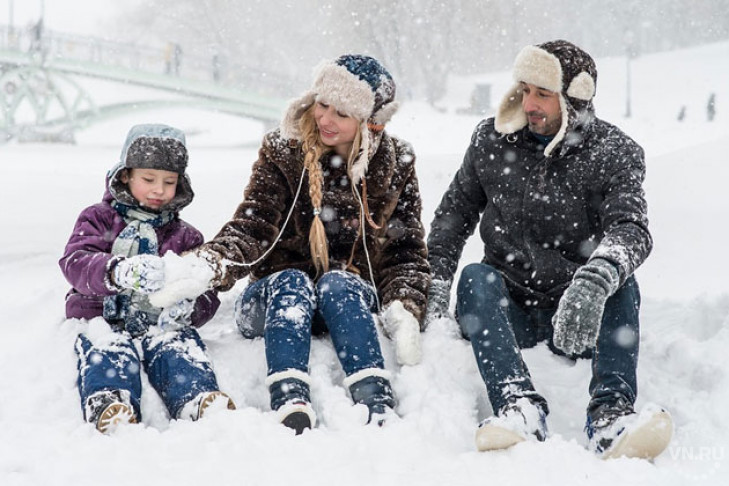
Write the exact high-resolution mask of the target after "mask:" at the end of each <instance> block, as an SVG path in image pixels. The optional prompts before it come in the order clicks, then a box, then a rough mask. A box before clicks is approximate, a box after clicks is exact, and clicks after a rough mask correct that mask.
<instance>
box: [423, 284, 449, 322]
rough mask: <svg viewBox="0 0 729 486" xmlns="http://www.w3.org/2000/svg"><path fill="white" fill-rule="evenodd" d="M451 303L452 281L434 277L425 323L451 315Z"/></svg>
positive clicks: (429, 292)
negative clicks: (449, 310)
mask: <svg viewBox="0 0 729 486" xmlns="http://www.w3.org/2000/svg"><path fill="white" fill-rule="evenodd" d="M450 303H451V282H450V281H449V280H438V279H433V281H432V282H430V289H429V290H428V305H427V306H426V308H425V323H426V325H427V324H430V323H431V322H433V321H436V320H438V319H441V318H443V317H450V313H449V312H448V308H449V307H450Z"/></svg>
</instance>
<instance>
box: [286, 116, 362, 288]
mask: <svg viewBox="0 0 729 486" xmlns="http://www.w3.org/2000/svg"><path fill="white" fill-rule="evenodd" d="M315 108H316V103H315V104H313V105H311V107H310V108H309V109H307V110H306V111H305V112H304V113H303V114H302V115H301V119H300V120H299V129H300V130H301V141H302V150H303V152H304V167H306V170H307V172H309V197H311V204H312V205H313V206H314V220H313V221H312V222H311V229H310V230H309V249H310V251H311V258H312V260H313V262H314V267H315V268H316V271H317V273H318V274H322V273H325V272H328V271H329V242H328V241H327V235H326V231H325V230H324V223H322V221H321V217H320V213H321V209H322V208H321V200H322V186H323V178H324V176H323V174H322V170H321V164H320V162H319V160H320V158H321V156H322V155H324V154H325V153H327V152H329V151H331V150H332V149H331V147H328V146H326V145H324V144H323V143H322V142H321V138H320V137H319V129H318V128H317V126H316V121H315V120H314V109H315ZM361 143H362V134H361V131H360V130H359V129H358V130H357V132H356V134H355V136H354V141H353V142H352V150H351V151H350V153H349V157H348V159H347V175H348V176H349V179H350V181H351V180H352V164H353V163H354V160H355V159H356V157H357V154H358V153H359V149H360V145H361ZM352 190H353V191H354V190H355V188H354V187H353V188H352Z"/></svg>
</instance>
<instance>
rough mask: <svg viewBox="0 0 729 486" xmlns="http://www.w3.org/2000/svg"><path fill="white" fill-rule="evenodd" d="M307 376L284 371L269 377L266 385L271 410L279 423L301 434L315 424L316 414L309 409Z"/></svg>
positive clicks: (301, 372)
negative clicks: (276, 415)
mask: <svg viewBox="0 0 729 486" xmlns="http://www.w3.org/2000/svg"><path fill="white" fill-rule="evenodd" d="M309 381H310V380H309V375H307V374H306V373H304V372H303V371H299V370H294V369H290V370H286V371H281V372H278V373H274V374H272V375H269V376H268V378H266V385H267V386H268V389H269V391H270V392H271V410H273V411H275V412H276V413H277V414H278V418H279V421H280V422H281V423H282V424H283V425H285V426H286V427H288V428H290V429H294V430H295V431H296V435H299V434H301V433H302V432H304V430H306V429H311V428H312V427H314V425H315V424H316V414H315V413H314V409H313V408H312V407H311V398H310V397H311V394H310V391H309Z"/></svg>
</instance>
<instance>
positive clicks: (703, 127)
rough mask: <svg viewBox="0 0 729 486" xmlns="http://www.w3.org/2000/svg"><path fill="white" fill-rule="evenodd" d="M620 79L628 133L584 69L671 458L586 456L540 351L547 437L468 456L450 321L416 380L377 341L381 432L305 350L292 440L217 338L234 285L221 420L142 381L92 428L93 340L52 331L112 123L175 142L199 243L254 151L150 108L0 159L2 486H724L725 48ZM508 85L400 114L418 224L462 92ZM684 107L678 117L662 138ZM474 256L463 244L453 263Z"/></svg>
mask: <svg viewBox="0 0 729 486" xmlns="http://www.w3.org/2000/svg"><path fill="white" fill-rule="evenodd" d="M631 68H632V75H633V80H632V81H633V82H632V86H633V88H632V100H633V106H632V109H633V117H632V118H630V119H626V118H624V117H623V113H624V111H625V85H626V82H625V60H624V59H617V58H615V59H599V60H598V69H599V72H600V77H599V80H598V97H597V100H596V103H597V109H598V114H599V115H600V116H601V117H603V118H605V119H607V120H609V121H612V122H614V123H616V124H617V125H619V126H620V127H622V128H623V129H624V130H625V131H627V132H628V133H629V134H631V135H632V136H633V137H634V138H635V139H636V140H638V141H639V142H640V143H641V144H642V145H643V146H644V147H645V149H646V153H647V162H648V178H647V182H646V190H647V193H648V201H649V210H650V218H651V228H652V231H653V235H654V237H655V249H654V252H653V254H652V255H651V257H650V258H649V259H648V261H647V262H646V264H645V265H644V266H643V267H641V268H640V269H639V271H638V273H637V275H638V279H639V282H640V284H641V289H642V293H643V307H642V311H641V312H642V329H641V331H642V333H641V358H640V364H639V387H640V389H639V399H638V405H639V406H640V405H643V404H645V403H648V402H655V403H658V404H661V405H663V406H666V407H667V408H668V409H669V410H670V411H671V412H672V413H673V416H674V419H675V423H676V431H675V436H674V440H673V442H672V444H671V446H670V447H669V449H668V450H667V451H666V452H665V453H664V454H663V455H662V456H660V457H659V458H657V459H656V460H655V462H654V463H649V462H646V461H642V460H630V459H617V460H611V461H601V460H599V459H597V458H596V457H594V456H593V455H592V454H591V453H590V452H588V451H587V450H586V449H585V448H584V444H585V438H584V435H583V432H582V427H583V421H584V407H585V405H586V404H587V400H588V394H587V386H588V382H589V377H590V364H589V362H587V361H580V362H577V363H572V362H568V361H566V360H565V359H562V358H559V357H556V356H554V355H552V354H551V353H550V352H549V351H548V349H547V348H546V347H545V346H544V345H540V346H538V347H536V348H535V349H530V350H527V351H525V359H526V360H527V362H528V364H529V366H530V369H531V372H532V375H533V377H534V380H535V383H536V385H537V387H538V390H539V391H540V392H541V393H543V394H544V396H545V397H546V398H547V399H548V400H549V402H550V407H551V410H552V414H551V415H550V416H549V426H550V429H551V431H552V436H551V437H550V438H549V440H547V441H546V442H545V443H524V444H520V445H517V446H515V447H514V448H512V449H510V450H508V451H503V452H496V453H487V454H484V453H478V452H476V450H475V445H474V433H475V430H476V425H477V423H478V421H479V420H480V419H482V418H484V417H485V416H487V415H488V414H489V413H490V410H489V406H488V405H487V402H486V400H485V388H484V386H483V383H482V382H481V380H480V378H479V376H478V372H477V370H476V366H475V363H474V359H473V356H472V353H471V349H470V347H469V345H468V343H467V342H465V341H464V340H462V339H461V338H460V337H459V335H458V333H457V331H456V325H455V323H454V322H452V321H448V320H442V321H439V322H437V323H435V324H434V325H432V326H431V327H430V328H429V329H428V330H427V332H426V333H425V335H424V359H423V363H422V364H421V365H418V366H415V367H408V368H402V369H399V368H398V366H397V365H396V364H395V360H394V352H393V349H392V348H391V346H390V343H389V342H388V341H387V340H386V339H384V338H383V347H384V352H385V354H386V360H387V366H388V368H389V369H391V370H392V371H393V372H394V375H395V378H394V387H395V391H396V393H397V395H398V398H399V401H400V403H399V407H398V412H399V414H400V415H401V417H402V418H401V419H400V420H398V421H393V422H390V423H388V424H387V426H386V427H384V428H382V429H379V428H376V427H366V426H362V425H361V422H362V419H363V415H364V414H365V411H364V409H363V408H362V407H353V406H352V405H351V402H350V399H349V397H348V396H347V395H346V392H345V390H344V388H343V387H342V385H341V382H342V378H343V373H342V371H341V369H340V366H339V364H338V362H337V359H336V356H335V354H334V352H333V348H332V346H331V344H330V342H329V340H328V339H326V338H324V339H317V340H315V341H314V343H313V351H312V358H311V362H310V366H311V374H312V378H313V390H312V393H313V400H314V406H315V408H316V411H317V413H318V415H319V417H320V419H321V423H320V425H319V426H318V427H317V428H316V429H315V430H313V431H311V432H307V433H305V434H304V435H303V436H300V437H294V435H293V433H292V432H291V431H290V430H288V429H286V428H284V427H283V426H281V425H279V424H277V423H276V422H275V420H274V418H273V415H272V414H271V412H270V410H269V408H268V394H267V391H266V388H265V386H264V383H263V381H264V378H265V373H266V368H265V360H264V349H263V342H262V341H261V340H256V341H247V340H245V339H243V338H242V337H241V336H240V335H239V334H238V333H237V331H236V330H235V328H234V327H233V323H232V312H233V311H232V303H233V300H234V298H235V296H236V292H237V291H240V290H241V289H242V286H243V285H244V282H239V284H238V285H237V286H236V288H235V289H234V290H233V291H231V292H228V293H227V294H223V295H222V300H223V304H222V306H221V309H220V311H219V313H218V315H217V316H216V317H215V319H214V320H213V321H212V322H210V323H209V324H208V325H206V326H205V327H204V328H202V330H201V334H202V335H203V338H204V339H205V340H206V342H207V343H208V346H209V350H210V354H211V356H212V359H213V361H214V365H215V368H216V371H217V374H218V378H219V381H220V384H221V387H222V389H223V390H225V391H227V392H228V393H229V394H230V395H231V396H232V397H233V398H234V399H235V401H236V403H237V405H238V410H237V411H234V412H223V413H220V414H217V415H213V416H211V417H207V418H205V419H204V420H202V421H200V422H197V423H191V422H186V421H172V422H170V421H169V420H168V418H167V417H166V413H165V411H164V408H163V406H162V403H161V401H160V399H159V398H158V397H157V396H156V394H155V392H154V391H153V390H152V389H151V388H150V387H149V385H148V383H146V382H145V383H144V386H145V388H144V396H143V402H142V410H143V414H144V421H143V424H141V425H135V426H130V427H125V428H123V429H121V430H119V431H118V432H117V433H116V434H115V435H113V436H103V435H101V434H99V433H98V432H96V431H95V430H94V429H93V427H92V426H90V425H87V424H85V423H84V422H83V420H82V417H81V408H80V405H79V398H78V392H77V390H76V383H75V380H76V369H75V355H74V352H73V341H74V339H75V336H76V334H77V333H78V332H79V330H81V329H83V328H84V327H85V326H87V325H88V323H82V322H79V321H74V320H69V321H67V320H65V319H64V308H63V299H64V294H65V292H66V290H67V288H68V285H67V284H66V282H65V281H64V279H63V277H62V275H61V273H60V271H59V269H58V265H57V260H58V258H59V257H60V256H61V253H62V251H63V247H64V245H65V243H66V240H67V239H68V236H69V234H70V231H71V229H72V226H73V223H74V221H75V219H76V217H77V215H78V213H79V212H80V211H81V210H82V209H83V208H84V207H86V206H88V205H90V204H92V203H94V202H97V201H98V200H100V198H101V195H102V190H103V179H104V175H105V172H106V170H107V169H108V168H110V167H111V166H112V164H113V163H114V162H115V161H116V159H117V157H118V155H119V150H120V147H121V143H122V141H123V139H124V136H125V134H126V131H127V129H128V128H129V126H130V125H131V124H133V123H139V122H150V121H159V122H166V123H170V124H173V125H176V126H178V127H180V128H182V129H184V130H186V131H187V132H188V134H189V138H188V141H189V147H190V154H191V162H190V169H189V172H190V174H191V176H192V181H193V187H194V189H195V191H196V194H197V196H196V199H195V201H194V202H193V204H192V205H191V206H190V207H189V208H187V209H186V210H185V211H184V213H183V215H182V216H183V218H184V219H186V220H187V221H189V222H191V223H193V224H194V225H196V226H197V227H198V228H200V229H201V230H202V231H203V232H204V234H205V235H206V237H208V238H209V237H212V236H213V235H214V234H215V232H216V231H217V229H218V228H219V227H220V226H221V225H222V223H223V222H225V221H226V220H227V219H228V218H229V217H230V215H231V214H232V212H233V210H234V208H235V206H236V204H237V203H238V202H239V200H240V198H241V197H242V191H243V188H244V186H245V184H246V182H247V177H248V173H249V170H250V166H251V163H252V162H253V160H254V159H255V157H256V146H257V144H258V142H259V140H260V138H261V136H262V134H263V127H262V126H261V125H260V124H258V123H255V122H250V121H245V120H240V119H235V118H231V117H227V116H222V115H215V114H208V113H201V112H192V111H159V112H154V113H140V114H138V115H136V116H133V117H132V116H130V117H127V118H124V119H118V120H114V121H110V122H107V123H105V124H104V125H98V126H94V127H91V128H89V129H88V130H86V131H85V132H82V133H80V134H79V135H78V144H77V145H75V146H66V145H18V144H14V143H11V144H8V145H5V146H0V207H1V208H2V209H1V210H0V228H2V233H1V235H2V236H0V238H1V240H0V241H1V243H0V329H1V330H2V332H1V333H0V484H2V485H4V486H10V485H13V486H16V485H66V484H68V485H75V486H82V485H92V484H107V485H116V484H120V485H121V484H154V485H168V484H169V485H187V484H190V485H192V484H220V485H228V484H265V485H279V484H280V485H290V484H295V485H301V486H303V485H309V484H311V485H317V486H323V485H335V484H337V485H338V484H356V485H360V484H362V485H365V484H366V485H395V484H397V485H403V484H418V485H471V484H508V485H513V486H519V485H535V484H559V485H571V484H575V485H576V484H580V485H583V484H594V485H611V486H612V485H629V484H641V485H654V484H655V485H662V486H668V485H687V484H710V485H719V484H722V485H723V484H727V480H729V457H728V456H729V439H727V432H729V414H727V412H726V410H727V404H728V403H729V364H727V361H726V349H728V348H729V285H728V284H727V276H728V275H729V258H727V251H726V245H727V241H728V239H729V238H728V237H729V223H727V221H728V220H727V212H729V196H727V189H726V185H727V182H726V177H727V176H729V166H728V165H727V160H726V159H727V157H726V151H727V149H726V147H727V146H728V145H729V43H722V44H716V45H712V46H706V47H703V48H699V49H693V50H687V51H680V52H671V53H664V54H659V55H652V56H645V57H641V58H638V59H636V60H634V61H633V63H632V66H631ZM508 80H509V76H508V75H505V74H503V73H500V74H497V75H483V76H479V77H473V78H469V79H457V80H456V79H454V80H453V89H452V90H451V93H450V95H449V98H448V99H446V100H444V101H443V103H442V105H441V106H443V107H445V110H443V111H436V110H433V109H431V108H429V107H427V106H425V105H422V104H418V103H406V104H404V106H403V107H402V109H401V112H400V113H399V114H398V115H396V117H395V119H394V120H393V122H392V123H391V125H390V127H388V129H389V130H390V131H391V133H394V134H396V135H399V136H401V137H402V138H405V139H406V140H409V141H411V142H412V143H413V145H414V147H415V150H416V153H417V154H418V173H419V177H420V181H421V186H422V193H423V195H424V199H425V200H424V206H425V211H424V216H423V219H424V222H425V224H426V225H427V224H429V222H430V219H431V218H432V214H433V211H434V209H435V207H436V205H437V204H438V202H439V200H440V197H441V195H442V193H443V191H444V189H445V187H446V186H447V184H448V182H449V181H450V178H451V177H452V175H453V173H454V172H455V170H456V169H457V168H458V165H459V163H460V160H461V158H462V155H463V152H464V150H465V148H466V146H467V144H468V140H469V138H470V135H471V131H472V130H473V128H474V127H475V125H476V123H477V122H478V117H475V116H463V115H456V114H455V109H456V108H457V107H459V106H464V105H465V104H467V100H468V96H469V95H470V89H471V88H470V87H471V86H472V84H473V83H474V82H475V81H480V82H484V81H486V82H490V83H492V85H493V92H494V94H495V95H494V99H493V100H492V104H497V103H498V101H499V98H500V93H503V91H504V90H505V88H506V86H507V84H508V82H509V81H508ZM97 83H98V82H97ZM95 89H96V90H97V93H99V94H102V93H105V94H106V95H107V96H110V95H113V92H114V90H111V91H110V90H109V89H108V87H103V86H101V84H99V85H98V87H97V88H95ZM114 89H115V90H118V88H114ZM710 92H715V93H716V99H717V116H716V119H715V120H714V121H713V122H712V123H709V122H707V121H706V116H705V111H706V110H705V105H706V100H707V99H708V97H709V94H710ZM295 94H296V93H292V95H295ZM682 105H685V106H686V115H687V116H686V119H685V120H684V121H683V122H678V121H677V120H676V117H677V115H678V112H679V110H680V108H681V106H682ZM478 259H480V254H479V244H478V241H477V239H476V238H473V239H472V240H471V242H470V243H469V244H468V246H467V248H466V251H465V253H464V259H463V260H462V263H468V262H472V261H476V260H478Z"/></svg>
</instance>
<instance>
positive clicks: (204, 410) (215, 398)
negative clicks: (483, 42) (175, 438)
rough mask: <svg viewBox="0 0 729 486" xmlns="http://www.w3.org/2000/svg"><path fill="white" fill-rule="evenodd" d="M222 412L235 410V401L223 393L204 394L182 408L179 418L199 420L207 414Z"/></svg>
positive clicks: (211, 392)
mask: <svg viewBox="0 0 729 486" xmlns="http://www.w3.org/2000/svg"><path fill="white" fill-rule="evenodd" d="M220 410H235V403H234V402H233V399H232V398H230V397H229V396H228V395H227V394H225V393H223V392H221V391H217V390H216V391H209V392H202V393H200V394H199V395H198V396H196V397H195V398H193V399H192V400H190V401H189V402H187V403H186V404H185V406H184V407H182V410H180V413H179V414H178V417H177V418H181V419H188V420H199V419H201V418H203V416H204V415H205V414H211V413H215V412H217V411H220Z"/></svg>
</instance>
